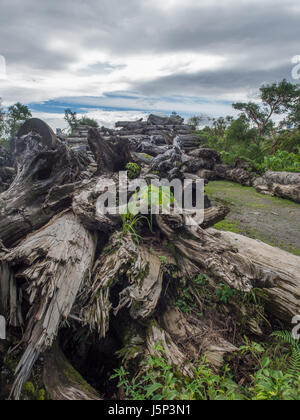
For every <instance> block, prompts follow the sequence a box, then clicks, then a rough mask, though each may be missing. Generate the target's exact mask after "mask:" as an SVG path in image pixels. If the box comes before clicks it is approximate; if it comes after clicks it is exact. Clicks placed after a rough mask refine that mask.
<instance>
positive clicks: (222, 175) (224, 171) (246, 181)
mask: <svg viewBox="0 0 300 420" xmlns="http://www.w3.org/2000/svg"><path fill="white" fill-rule="evenodd" d="M215 170H216V174H217V177H218V178H219V179H225V180H226V181H232V182H237V183H238V184H241V185H244V186H246V187H252V185H253V183H254V181H255V179H256V177H257V175H256V174H255V173H253V172H249V171H247V170H245V169H243V168H232V167H230V166H227V165H216V166H215Z"/></svg>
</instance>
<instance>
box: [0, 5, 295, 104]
mask: <svg viewBox="0 0 300 420" xmlns="http://www.w3.org/2000/svg"><path fill="white" fill-rule="evenodd" d="M157 4H158V2H156V5H157ZM174 4H175V6H173V7H171V8H170V9H168V10H167V9H160V8H159V7H154V6H153V3H152V5H151V1H150V0H126V1H124V0H101V1H99V0H77V1H74V0H64V1H61V0H51V1H39V2H38V1H36V0H1V5H0V54H2V55H4V56H5V57H6V59H7V63H8V66H12V67H19V68H20V69H22V70H23V71H27V72H28V74H30V71H31V70H35V71H39V70H40V71H42V72H46V71H48V72H51V71H54V72H59V71H62V70H66V69H67V68H68V66H69V65H70V64H72V63H74V62H76V60H77V58H78V54H79V53H82V51H86V52H89V51H95V50H97V49H98V50H100V51H103V50H104V51H107V52H108V53H111V54H113V55H114V56H117V57H120V59H122V57H123V58H124V61H125V59H126V56H127V55H132V54H144V53H152V54H157V53H168V52H199V53H203V54H218V55H222V56H224V57H225V58H226V59H227V60H228V62H227V64H226V68H225V69H220V70H218V71H215V72H200V73H197V74H192V75H191V74H188V75H187V74H175V75H173V76H168V77H164V78H160V79H158V80H154V81H152V82H145V83H139V84H136V85H133V86H132V88H133V89H134V90H136V91H139V92H141V93H146V94H148V95H152V94H160V93H161V94H191V93H193V94H197V95H205V94H207V92H208V93H210V94H212V93H215V94H218V93H223V92H229V93H230V92H231V91H234V90H238V89H240V87H241V86H242V87H243V86H244V87H247V86H249V87H251V88H254V87H255V86H256V87H257V86H258V85H259V84H260V83H261V81H269V82H272V81H274V80H277V79H278V78H282V77H287V78H288V77H289V74H290V70H291V69H290V68H289V62H290V59H291V57H292V56H293V55H297V54H300V47H299V35H300V26H299V16H300V12H299V10H298V12H297V11H296V10H295V8H294V7H296V6H298V4H299V2H298V0H285V1H284V2H283V1H281V0H280V1H279V0H262V1H260V2H259V1H254V0H248V1H243V2H237V1H229V0H227V1H225V0H224V1H223V2H219V3H218V4H217V3H215V2H207V1H203V2H202V1H201V2H199V0H198V1H196V0H195V2H194V3H193V2H186V5H185V6H184V7H183V8H182V7H179V6H178V5H176V2H175V3H174ZM55 40H62V41H64V42H66V47H65V48H63V47H62V48H58V49H55V48H53V46H52V47H51V42H52V41H55ZM111 70H113V68H112V67H110V64H109V63H98V64H96V65H95V66H91V67H90V68H89V69H87V71H86V73H85V74H86V75H92V74H97V73H101V72H104V73H105V72H109V71H111ZM79 74H81V73H80V72H79ZM45 99H47V98H45Z"/></svg>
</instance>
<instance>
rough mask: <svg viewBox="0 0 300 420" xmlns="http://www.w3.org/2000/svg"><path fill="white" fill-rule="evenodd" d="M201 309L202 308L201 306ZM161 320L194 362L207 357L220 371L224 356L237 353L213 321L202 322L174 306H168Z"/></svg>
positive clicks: (166, 329) (203, 320)
mask: <svg viewBox="0 0 300 420" xmlns="http://www.w3.org/2000/svg"><path fill="white" fill-rule="evenodd" d="M199 307H200V308H201V306H200V305H199ZM159 318H160V321H159V323H160V325H161V327H163V329H164V331H166V332H167V333H168V334H169V335H170V336H171V337H172V339H173V341H175V342H176V343H178V344H179V346H180V348H181V349H183V351H184V354H185V355H189V357H191V356H192V358H193V360H199V359H200V358H201V356H205V357H206V359H207V361H208V362H209V363H210V364H211V365H212V366H214V367H215V368H216V369H219V368H221V367H222V365H223V363H224V356H225V355H226V354H227V353H233V352H235V351H237V348H236V347H235V346H234V345H232V344H231V343H229V342H228V341H227V340H225V339H224V337H222V333H221V332H220V331H219V330H220V328H219V327H218V326H217V325H215V323H214V320H213V319H202V320H201V321H200V320H199V319H194V318H193V317H192V316H190V315H187V314H184V313H183V312H181V311H180V310H179V309H178V308H176V307H172V306H167V308H166V309H165V311H164V312H163V314H162V315H161V316H160V317H159ZM185 357H187V356H185ZM185 360H187V359H185Z"/></svg>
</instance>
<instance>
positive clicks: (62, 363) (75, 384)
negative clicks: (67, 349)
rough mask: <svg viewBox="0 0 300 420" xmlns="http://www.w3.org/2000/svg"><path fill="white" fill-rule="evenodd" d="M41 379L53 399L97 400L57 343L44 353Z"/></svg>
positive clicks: (94, 392) (96, 394) (92, 390)
mask: <svg viewBox="0 0 300 420" xmlns="http://www.w3.org/2000/svg"><path fill="white" fill-rule="evenodd" d="M43 381H44V384H45V387H46V391H47V392H48V394H49V395H50V397H51V399H52V400H55V401H82V400H85V401H91V400H93V401H95V400H96V401H99V400H101V398H100V396H99V395H98V393H97V391H95V390H94V389H93V388H92V387H91V386H90V385H89V384H88V383H87V382H86V381H85V380H84V379H83V378H82V376H81V375H80V374H79V373H78V372H77V371H76V370H75V369H74V368H73V366H72V365H71V364H70V363H69V361H68V360H67V358H66V357H65V355H64V354H63V352H62V351H61V349H60V347H59V345H58V343H57V342H56V343H54V344H53V346H52V348H51V349H50V350H48V351H47V352H46V354H45V364H44V372H43Z"/></svg>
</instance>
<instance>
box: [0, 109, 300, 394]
mask: <svg viewBox="0 0 300 420" xmlns="http://www.w3.org/2000/svg"><path fill="white" fill-rule="evenodd" d="M117 126H118V127H119V128H121V129H120V130H104V129H103V128H102V129H100V130H97V129H89V130H88V133H87V147H88V149H89V152H90V153H92V155H93V159H94V162H95V164H94V165H95V168H94V167H93V166H91V165H90V159H88V158H87V154H86V153H83V152H82V150H78V149H76V148H75V149H73V148H70V147H69V145H68V144H66V142H65V141H62V140H60V139H59V138H57V137H56V136H55V135H53V132H52V130H50V129H49V127H48V126H47V125H46V124H45V123H43V122H42V121H32V120H31V121H29V122H28V123H27V125H26V126H25V127H24V128H23V130H22V131H21V132H20V133H19V136H18V137H17V138H16V139H15V151H14V156H13V159H14V165H15V167H16V168H17V173H16V176H15V178H14V179H13V181H12V183H11V185H10V187H9V188H8V189H7V190H5V191H4V192H2V194H1V195H0V313H1V314H3V315H5V316H6V319H7V320H8V324H9V325H10V326H13V327H17V328H21V327H22V330H20V331H24V333H23V334H22V341H21V346H22V347H23V349H24V352H23V355H22V357H21V359H20V361H19V364H18V366H17V368H16V372H15V382H14V384H13V386H12V389H11V398H15V399H18V398H20V396H21V392H22V388H23V386H24V384H25V382H26V381H27V380H28V378H29V376H30V373H31V371H32V369H33V366H34V365H35V363H36V361H37V360H38V359H39V357H40V356H41V355H43V357H45V365H44V383H45V386H46V389H47V391H48V393H49V394H50V395H51V397H52V398H53V399H73V400H76V399H99V398H100V397H99V395H98V393H97V392H96V391H95V390H94V389H92V388H91V387H90V386H86V385H87V384H85V382H84V380H83V378H81V377H80V375H78V374H74V375H71V374H70V375H67V374H66V372H69V371H71V370H72V369H73V368H72V366H70V363H69V362H68V360H66V358H65V356H64V355H63V354H62V351H61V348H60V346H61V342H60V341H58V340H57V337H58V336H59V332H60V331H61V329H62V328H63V325H64V321H66V320H75V321H74V322H75V323H76V325H77V328H78V330H80V329H82V328H85V332H87V334H90V335H91V336H93V337H94V339H95V337H96V340H97V341H98V345H99V346H100V347H101V345H102V344H101V343H102V342H103V341H101V340H103V339H105V337H107V336H108V335H109V334H111V333H112V332H114V334H116V335H117V336H118V340H119V341H120V342H121V343H122V347H123V350H124V349H127V350H128V351H127V352H125V354H126V356H124V357H125V359H126V363H128V362H129V360H135V359H137V360H139V363H133V364H132V366H134V369H135V372H134V374H138V370H139V369H141V366H142V365H141V363H140V361H141V360H147V358H148V355H149V354H160V353H159V352H160V350H157V349H155V347H154V344H155V343H158V342H160V343H161V345H162V346H163V348H164V356H165V357H166V358H167V360H168V361H169V363H171V364H172V365H175V366H177V368H178V369H179V370H180V371H181V372H182V374H183V375H187V376H191V375H193V369H192V365H191V363H192V362H193V361H194V360H197V359H198V358H199V357H200V356H201V354H204V355H206V357H207V359H208V360H209V361H210V362H211V364H212V365H213V366H215V368H216V369H217V368H219V367H220V365H222V363H223V357H224V355H225V354H226V353H231V352H234V351H236V346H235V336H236V333H235V331H233V330H231V332H228V333H227V334H224V332H223V331H222V329H220V328H219V327H218V325H217V324H216V321H214V319H209V320H208V319H207V320H206V318H204V319H202V320H201V322H200V321H199V320H198V321H197V319H194V318H193V317H192V316H189V315H188V314H187V313H184V312H182V311H181V310H180V309H179V308H175V306H174V304H173V293H174V284H176V279H183V280H184V281H185V283H186V284H187V285H189V281H190V279H191V278H193V277H194V276H197V275H198V274H199V273H200V272H202V273H206V274H207V275H208V276H209V279H210V283H211V285H215V286H217V285H218V284H220V283H221V284H225V285H227V286H228V287H230V288H233V289H236V290H238V291H241V292H244V293H249V292H251V291H252V290H253V289H254V288H257V289H261V291H262V293H261V296H262V299H263V300H264V301H265V303H266V305H267V306H266V307H267V310H268V316H270V319H273V320H274V321H275V322H277V320H280V321H281V322H288V323H289V322H290V321H291V319H292V318H293V317H294V316H295V315H296V314H299V312H300V258H299V257H296V256H293V255H290V254H288V253H286V252H283V251H280V250H277V249H275V248H272V247H270V246H268V245H265V244H262V243H258V242H256V241H253V240H250V239H248V238H244V237H240V236H236V237H233V236H226V235H225V234H224V235H223V234H222V235H220V234H219V233H217V232H215V231H211V230H209V228H211V227H212V226H213V225H214V224H215V223H216V222H217V221H219V220H222V219H223V218H225V216H226V215H227V214H228V209H227V208H225V207H217V208H215V207H209V206H207V207H208V208H207V209H206V211H205V220H204V222H203V223H202V224H201V225H199V226H196V227H195V226H191V223H189V218H190V215H189V214H188V213H184V214H182V215H177V214H170V215H156V216H154V217H153V220H152V229H150V228H149V224H148V223H146V222H145V223H144V224H143V223H142V222H141V223H142V225H141V226H139V229H140V230H141V234H140V235H139V238H140V239H139V240H137V236H136V235H134V234H130V233H124V229H123V226H122V218H121V217H118V216H111V215H105V216H104V215H103V216H101V215H99V214H98V213H97V211H96V203H97V200H98V199H99V197H101V196H102V195H103V194H105V193H106V192H107V188H106V184H105V185H104V184H103V183H104V180H105V179H107V178H108V177H109V178H111V179H114V180H117V179H118V171H119V170H124V169H125V166H126V163H128V162H138V163H139V164H140V165H141V169H142V170H141V174H142V175H141V176H143V177H144V178H145V179H147V181H148V182H149V180H150V179H151V178H155V177H157V176H158V175H159V176H167V177H168V178H169V179H173V178H175V177H177V176H179V177H185V176H187V175H190V176H193V177H194V179H197V178H199V177H203V176H204V177H205V178H207V179H210V178H211V177H213V175H212V173H215V172H216V171H217V170H219V172H221V166H220V165H221V160H220V158H219V156H218V154H217V153H216V152H215V151H213V150H211V149H207V148H202V147H201V142H200V141H199V139H198V138H197V137H194V136H193V135H192V134H190V132H189V130H190V128H191V127H189V128H188V126H185V125H184V124H183V121H182V119H181V118H180V117H178V116H173V115H172V116H171V117H165V118H164V117H157V116H150V117H149V119H148V121H147V122H143V121H138V122H134V123H124V122H123V123H118V124H117ZM232 176H233V175H232ZM189 287H190V288H191V290H192V286H191V285H190V286H189ZM195 302H198V304H199V307H201V301H199V298H198V297H197V295H195ZM237 310H239V309H237ZM243 317H244V320H245V324H246V325H247V324H248V323H249V329H250V330H251V328H252V330H253V319H252V316H251V314H247V313H243ZM256 330H257V328H256V329H255V331H256ZM209 331H214V334H213V337H211V335H210V334H209ZM123 354H124V351H123Z"/></svg>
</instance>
